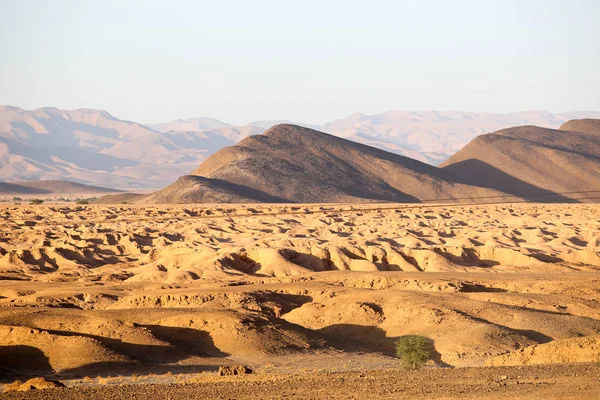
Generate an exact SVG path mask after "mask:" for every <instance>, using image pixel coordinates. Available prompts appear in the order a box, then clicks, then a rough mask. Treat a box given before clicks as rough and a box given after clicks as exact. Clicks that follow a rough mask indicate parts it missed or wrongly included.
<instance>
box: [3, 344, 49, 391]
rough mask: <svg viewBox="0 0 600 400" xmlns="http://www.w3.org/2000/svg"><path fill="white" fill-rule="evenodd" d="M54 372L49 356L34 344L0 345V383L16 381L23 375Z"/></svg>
mask: <svg viewBox="0 0 600 400" xmlns="http://www.w3.org/2000/svg"><path fill="white" fill-rule="evenodd" d="M52 373H54V370H53V369H52V366H51V365H50V363H49V361H48V357H46V355H45V354H44V352H42V351H41V350H40V349H38V348H37V347H33V346H24V345H16V346H0V383H7V382H12V381H14V380H15V379H16V378H17V377H20V376H22V375H38V376H39V375H49V374H52Z"/></svg>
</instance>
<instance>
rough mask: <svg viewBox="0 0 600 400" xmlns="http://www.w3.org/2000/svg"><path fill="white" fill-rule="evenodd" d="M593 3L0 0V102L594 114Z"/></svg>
mask: <svg viewBox="0 0 600 400" xmlns="http://www.w3.org/2000/svg"><path fill="white" fill-rule="evenodd" d="M599 16H600V1H597V0H589V1H587V0H565V1H553V0H539V1H538V0H515V1H513V0H496V1H490V0H473V1H465V0H453V1H449V0H448V1H443V0H439V1H428V0H418V1H417V0H413V1H401V0H388V1H383V0H381V1H377V0H370V1H367V0H363V1H354V0H340V1H337V0H329V1H328V0H319V1H312V0H301V1H295V0H285V1H284V0H278V1H276V0H272V1H267V0H252V1H250V0H239V1H234V0H229V1H228V0H215V1H202V0H196V1H191V0H190V1H185V0H171V1H159V0H114V1H113V0H97V1H92V0H53V1H41V0H40V1H37V0H18V1H17V0H0V104H7V105H13V106H18V107H22V108H26V109H33V108H38V107H44V106H52V107H57V108H64V109H76V108H96V109H104V110H107V111H109V112H111V113H112V114H113V115H115V116H117V117H119V118H122V119H129V120H134V121H139V122H143V123H158V122H166V121H170V120H173V119H176V118H192V117H202V116H208V117H214V118H218V119H221V120H223V121H226V122H230V123H238V124H243V123H247V122H250V121H254V120H263V119H289V120H292V121H298V122H305V123H318V124H321V123H324V122H327V121H331V120H334V119H337V118H343V117H346V116H348V115H350V114H352V113H354V112H362V113H365V114H375V113H380V112H384V111H388V110H405V111H419V110H431V109H434V110H460V111H474V112H512V111H522V110H549V111H553V112H565V111H600V73H599V71H600V51H599V50H598V49H599V48H600V44H599V40H598V39H599V38H600V24H599V23H598V17H599Z"/></svg>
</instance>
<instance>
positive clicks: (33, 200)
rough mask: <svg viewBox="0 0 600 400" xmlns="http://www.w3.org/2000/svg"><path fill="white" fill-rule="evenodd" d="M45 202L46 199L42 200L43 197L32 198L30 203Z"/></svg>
mask: <svg viewBox="0 0 600 400" xmlns="http://www.w3.org/2000/svg"><path fill="white" fill-rule="evenodd" d="M43 202H44V200H42V199H31V201H30V202H29V204H33V205H36V204H42V203H43Z"/></svg>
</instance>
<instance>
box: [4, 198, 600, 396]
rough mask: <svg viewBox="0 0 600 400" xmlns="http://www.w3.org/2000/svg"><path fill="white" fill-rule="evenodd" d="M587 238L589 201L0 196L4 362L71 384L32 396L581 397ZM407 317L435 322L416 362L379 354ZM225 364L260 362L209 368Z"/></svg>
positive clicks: (585, 382) (587, 328) (593, 342)
mask: <svg viewBox="0 0 600 400" xmlns="http://www.w3.org/2000/svg"><path fill="white" fill-rule="evenodd" d="M599 251H600V206H599V205H594V204H547V205H544V204H512V205H474V206H468V205H462V206H443V205H440V206H427V207H419V206H414V205H412V206H406V205H391V204H385V205H384V204H381V205H374V204H364V205H360V206H357V205H246V206H231V205H229V206H210V207H203V206H190V205H187V206H164V207H162V206H161V207H159V206H156V207H138V206H128V205H122V206H74V205H38V206H4V207H3V208H0V359H1V360H2V363H0V381H1V382H4V383H6V382H11V381H12V380H13V379H16V378H22V377H28V376H47V377H52V378H58V379H60V380H61V381H64V382H66V383H67V385H68V386H76V387H79V388H85V389H82V390H85V391H83V392H80V391H78V390H74V391H71V389H67V390H66V391H65V390H63V389H60V395H58V394H48V393H50V392H52V393H54V392H55V391H56V393H59V392H58V391H59V389H56V390H52V391H50V392H46V393H45V394H41V392H40V394H36V395H37V396H50V397H40V398H53V397H52V396H57V397H54V398H83V397H81V396H82V394H88V395H89V396H92V397H93V396H98V397H100V396H102V397H106V398H123V397H128V396H133V395H134V394H135V395H140V396H141V395H144V397H149V398H153V396H154V397H157V396H158V394H157V393H160V392H159V391H160V390H168V391H169V393H172V395H171V397H172V398H181V397H189V396H191V394H192V393H194V396H197V397H198V398H200V397H201V395H200V394H202V393H204V395H205V396H208V397H213V396H221V394H220V393H223V395H222V397H241V398H259V397H261V395H264V396H263V397H271V398H277V396H280V397H284V395H285V396H288V397H294V396H296V397H308V398H311V397H312V398H322V397H330V398H336V397H335V396H338V397H337V398H349V397H351V396H355V398H360V397H361V396H360V395H361V394H363V396H362V397H363V398H364V394H365V393H372V394H373V396H372V397H379V398H391V397H395V398H398V397H400V398H402V397H401V396H402V395H405V396H411V397H413V398H429V397H434V395H435V397H443V396H446V397H448V398H452V397H456V396H459V395H460V396H467V397H468V396H473V397H476V395H477V396H479V397H481V396H487V397H490V398H493V397H491V395H489V396H488V394H489V393H498V396H500V395H503V396H504V398H506V394H510V398H519V396H522V398H539V397H536V396H538V395H539V396H540V397H541V396H542V395H543V396H545V397H548V398H568V397H566V394H567V393H570V396H571V398H590V396H589V394H590V393H592V392H593V391H598V364H597V363H598V361H599V360H600V339H599V338H600V303H599V301H600V274H599V273H598V271H599V269H600V256H599ZM410 334H419V335H423V336H426V337H428V338H430V339H432V340H433V341H434V345H435V354H434V357H433V359H432V360H431V361H430V362H429V365H428V367H427V369H426V370H424V371H423V374H424V375H419V374H417V373H411V372H406V371H400V370H399V367H400V365H399V361H398V360H397V359H396V358H395V357H394V343H395V341H396V340H397V338H398V337H401V336H403V335H410ZM573 362H586V363H588V364H579V365H567V364H565V363H573ZM234 364H244V365H247V366H250V367H252V368H253V369H254V370H255V371H256V374H254V375H250V376H246V377H243V378H235V379H237V380H234V381H232V382H237V383H235V385H233V384H230V382H229V381H228V380H227V379H233V378H216V377H215V374H214V371H216V369H217V368H218V367H219V366H220V365H234ZM542 364H550V366H541V365H542ZM522 365H528V366H527V367H526V368H525V369H521V368H524V367H521V366H522ZM536 365H538V366H536ZM484 366H496V367H494V368H500V369H494V368H489V367H484ZM440 367H475V368H456V369H443V368H440ZM501 371H504V372H501ZM517 371H521V372H517ZM453 374H455V375H453ZM361 375H364V376H363V377H361ZM505 375H507V376H509V375H510V379H508V378H507V379H503V380H501V381H497V380H498V379H499V378H497V377H498V376H500V377H502V376H505ZM142 376H144V377H146V378H144V379H142V378H140V377H142ZM153 376H163V377H169V376H171V377H172V376H176V377H178V378H177V379H176V380H175V381H169V379H174V378H161V379H158V378H152V377H153ZM518 376H521V378H517V377H518ZM523 376H527V378H523ZM536 376H537V377H538V378H539V379H537V380H536V379H535V377H536ZM179 377H181V378H179ZM542 377H543V379H542ZM359 378H360V379H359ZM165 379H166V380H165ZM194 379H196V380H199V381H202V382H206V383H205V384H204V383H203V384H193V385H191V386H190V385H188V384H186V385H181V382H190V381H191V380H194ZM215 379H216V380H215ZM223 379H225V380H223ZM544 379H545V380H544ZM517 381H519V382H520V383H519V384H517V383H514V382H517ZM521 381H522V382H521ZM107 382H108V383H119V384H135V385H134V386H132V387H130V386H118V387H117V386H111V385H108V386H107V385H105V383H107ZM177 382H179V384H178V383H177ZM225 382H229V383H227V384H226V383H225ZM365 382H371V383H373V384H371V383H365ZM407 382H409V384H407ZM454 382H463V383H460V384H457V386H453V385H454ZM540 382H541V383H540ZM544 382H545V383H544ZM548 382H550V383H548ZM552 382H553V383H552ZM150 383H152V384H156V383H162V384H164V385H168V386H164V385H163V386H164V387H163V386H153V385H149V384H150ZM407 385H408V386H407ZM490 385H491V386H490ZM225 387H226V389H225ZM490 387H492V388H496V389H497V391H494V392H489V393H488V392H486V390H488V389H489V388H490ZM579 388H581V389H579ZM576 389H577V390H576ZM223 390H225V391H223ZM304 390H305V392H304ZM342 390H345V392H344V391H342ZM370 390H373V392H369V391H370ZM171 391H172V392H171ZM221 391H223V392H221ZM461 391H463V392H461ZM303 393H304V394H305V395H306V396H303V395H302V394H303ZM560 393H563V394H565V396H563V397H557V396H558V394H560ZM334 394H335V395H334ZM429 395H431V396H429ZM7 396H8V395H7ZM11 396H12V395H11ZM14 396H19V395H14ZM77 396H80V397H77ZM527 396H530V397H527ZM551 396H554V397H551ZM32 398H33V397H32ZM498 398H499V397H498Z"/></svg>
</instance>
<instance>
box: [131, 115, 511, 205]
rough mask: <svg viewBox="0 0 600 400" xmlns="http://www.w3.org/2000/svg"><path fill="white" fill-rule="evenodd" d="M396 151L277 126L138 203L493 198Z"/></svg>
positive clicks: (224, 151) (492, 192)
mask: <svg viewBox="0 0 600 400" xmlns="http://www.w3.org/2000/svg"><path fill="white" fill-rule="evenodd" d="M499 194H500V193H499V192H497V191H495V190H490V189H482V188H478V187H473V186H469V185H465V184H461V183H457V182H455V180H454V177H453V176H452V174H450V173H448V172H446V171H444V170H441V169H439V168H436V167H434V166H431V165H428V164H425V163H422V162H420V161H417V160H413V159H411V158H407V157H404V156H401V155H398V154H393V153H388V152H386V151H383V150H381V149H377V148H374V147H369V146H366V145H363V144H359V143H355V142H352V141H350V140H346V139H342V138H338V137H336V136H333V135H329V134H326V133H323V132H319V131H315V130H312V129H308V128H304V127H300V126H297V125H288V124H282V125H276V126H274V127H272V128H270V129H268V130H267V131H266V132H265V133H264V134H262V135H255V136H250V137H247V138H245V139H244V140H242V141H241V142H239V143H238V144H237V145H235V146H230V147H226V148H224V149H222V150H220V151H218V152H217V153H215V154H214V155H212V156H211V157H209V158H208V159H207V160H205V161H204V162H203V163H202V164H201V165H200V167H198V169H196V170H195V171H194V172H193V173H192V176H185V177H183V178H180V179H179V180H178V181H177V182H175V183H174V184H172V185H170V186H168V187H166V188H165V189H162V190H160V191H158V192H156V193H154V194H151V195H149V196H147V197H144V198H139V199H138V201H140V202H142V203H200V202H202V203H238V202H257V201H261V202H299V203H314V202H318V203H322V202H347V201H348V202H350V201H351V202H355V201H372V200H375V201H397V202H413V201H419V200H426V199H446V198H461V197H470V196H475V197H476V196H483V195H499Z"/></svg>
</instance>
